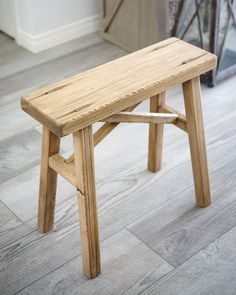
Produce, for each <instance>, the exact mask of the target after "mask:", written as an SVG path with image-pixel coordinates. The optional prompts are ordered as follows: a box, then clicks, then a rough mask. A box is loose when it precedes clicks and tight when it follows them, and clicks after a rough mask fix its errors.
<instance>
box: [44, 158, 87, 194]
mask: <svg viewBox="0 0 236 295" xmlns="http://www.w3.org/2000/svg"><path fill="white" fill-rule="evenodd" d="M49 167H50V168H51V169H53V170H54V171H55V172H56V173H58V174H59V175H61V176H62V177H64V178H65V179H66V180H67V181H68V182H70V183H71V184H72V185H73V186H74V187H76V188H77V190H79V191H80V192H81V191H82V190H81V188H80V187H79V185H78V181H77V180H76V177H75V165H74V163H73V162H69V163H67V160H66V159H65V158H64V157H62V156H61V155H60V154H55V155H53V156H50V157H49Z"/></svg>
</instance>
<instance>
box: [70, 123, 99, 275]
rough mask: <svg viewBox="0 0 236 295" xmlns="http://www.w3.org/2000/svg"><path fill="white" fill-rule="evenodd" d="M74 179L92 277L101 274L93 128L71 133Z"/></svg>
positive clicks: (85, 265)
mask: <svg viewBox="0 0 236 295" xmlns="http://www.w3.org/2000/svg"><path fill="white" fill-rule="evenodd" d="M73 140H74V152H75V153H74V157H75V173H76V178H77V179H78V180H79V181H80V182H82V185H80V189H77V194H78V202H79V216H80V233H81V244H82V256H83V269H84V274H85V275H86V276H87V277H88V278H94V277H96V276H97V275H99V274H100V272H101V270H100V250H99V234H98V220H97V219H98V218H97V205H96V183H95V174H94V159H93V147H94V144H93V134H92V127H91V126H89V127H86V128H84V129H82V130H80V131H77V132H75V133H74V134H73Z"/></svg>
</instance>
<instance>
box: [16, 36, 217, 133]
mask: <svg viewBox="0 0 236 295" xmlns="http://www.w3.org/2000/svg"><path fill="white" fill-rule="evenodd" d="M215 65H216V57H215V56H214V55H213V54H211V53H209V52H207V51H204V50H202V49H200V48H197V47H195V46H193V45H190V44H188V43H186V42H184V41H182V40H179V39H177V38H170V39H167V40H165V41H163V42H159V43H158V44H154V45H151V46H149V47H147V48H144V49H142V50H139V51H137V52H135V53H132V54H129V55H127V56H125V57H122V58H119V59H117V60H114V61H112V62H109V63H107V64H104V65H102V66H99V67H96V68H94V69H92V70H89V71H87V72H84V73H81V74H78V75H76V76H73V77H71V78H69V79H66V80H64V81H62V82H59V83H56V84H53V85H50V86H48V87H45V88H43V89H41V90H37V91H35V92H33V93H31V94H29V95H26V96H23V97H22V100H21V105H22V109H23V110H24V111H25V112H27V113H28V114H30V115H31V116H33V117H34V118H35V119H36V120H38V121H39V122H40V123H42V124H43V125H45V126H47V127H48V128H49V129H50V130H51V131H52V132H54V133H55V134H57V135H58V136H64V135H67V134H70V133H73V132H75V131H76V130H80V129H82V128H84V127H86V126H89V125H91V124H93V123H95V122H97V121H99V120H101V119H103V118H106V117H108V116H110V115H112V114H114V113H117V112H119V111H122V110H123V109H125V108H127V107H129V106H132V105H133V104H136V103H138V102H141V101H143V100H145V99H146V98H148V97H151V96H154V95H156V94H158V93H161V92H162V91H164V90H165V89H167V88H169V87H171V86H173V85H175V84H179V83H183V82H185V81H187V80H190V79H192V78H194V77H196V76H198V75H199V74H201V73H204V72H206V71H208V70H210V69H212V68H214V67H215Z"/></svg>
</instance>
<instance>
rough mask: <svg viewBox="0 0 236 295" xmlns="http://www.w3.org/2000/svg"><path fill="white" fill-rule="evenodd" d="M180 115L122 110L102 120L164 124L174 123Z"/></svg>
mask: <svg viewBox="0 0 236 295" xmlns="http://www.w3.org/2000/svg"><path fill="white" fill-rule="evenodd" d="M177 118H178V116H177V115H176V114H155V113H153V112H152V113H151V112H150V113H143V112H142V113H141V112H140V113H138V112H135V113H131V112H120V113H116V114H114V115H111V116H109V117H107V118H105V119H102V120H101V121H102V122H112V123H117V122H119V123H122V122H123V123H152V124H164V123H174V122H175V121H176V119H177Z"/></svg>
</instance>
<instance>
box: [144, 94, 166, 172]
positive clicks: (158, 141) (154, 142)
mask: <svg viewBox="0 0 236 295" xmlns="http://www.w3.org/2000/svg"><path fill="white" fill-rule="evenodd" d="M164 103H165V92H163V93H160V94H158V95H156V96H153V97H151V98H150V112H151V113H158V111H159V107H160V105H163V104H164ZM163 130H164V124H153V123H150V124H149V144H148V170H149V171H151V172H156V171H159V170H160V169H161V161H162V146H163Z"/></svg>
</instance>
